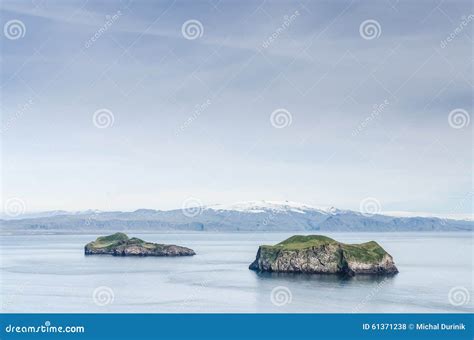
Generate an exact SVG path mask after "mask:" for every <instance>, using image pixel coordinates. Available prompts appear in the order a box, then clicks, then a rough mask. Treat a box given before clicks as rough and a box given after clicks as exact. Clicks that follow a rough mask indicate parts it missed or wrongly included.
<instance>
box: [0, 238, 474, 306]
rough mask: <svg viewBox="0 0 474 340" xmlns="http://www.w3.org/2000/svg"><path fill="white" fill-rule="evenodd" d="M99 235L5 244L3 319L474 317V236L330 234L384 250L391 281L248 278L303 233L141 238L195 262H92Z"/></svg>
mask: <svg viewBox="0 0 474 340" xmlns="http://www.w3.org/2000/svg"><path fill="white" fill-rule="evenodd" d="M104 234H107V233H104V232H102V233H97V234H93V233H91V234H57V233H56V234H55V233H39V234H28V235H26V234H15V233H10V234H3V235H1V236H0V246H1V250H0V256H1V257H0V261H1V262H0V287H1V288H0V289H1V291H0V297H1V300H0V301H1V312H3V313H39V312H41V313H62V312H68V313H69V312H71V313H73V312H74V313H122V312H125V313H473V312H474V305H473V298H474V297H473V273H474V271H473V269H474V267H473V249H474V248H473V234H472V233H464V232H458V233H428V232H423V233H415V232H413V233H326V234H325V235H327V236H329V237H332V238H334V239H336V240H338V241H341V242H345V243H360V242H367V241H371V240H374V241H377V242H378V243H379V244H380V245H381V246H382V247H383V248H384V249H385V250H386V251H388V252H389V253H390V254H391V255H392V256H393V258H394V260H395V264H396V266H397V267H398V269H399V271H400V272H399V274H397V275H395V276H391V277H382V276H375V277H374V276H354V277H352V278H347V277H339V276H335V275H305V274H276V273H273V274H269V273H257V272H254V271H251V270H249V269H248V266H249V264H250V263H251V262H252V261H253V260H254V259H255V256H256V253H257V249H258V246H259V245H262V244H270V245H271V244H276V243H278V242H281V241H283V240H285V239H286V238H288V237H290V236H292V235H293V234H294V233H210V232H195V233H138V232H137V233H134V232H128V234H129V236H131V237H132V236H134V237H139V238H142V239H144V240H146V241H150V242H156V243H166V244H178V245H182V246H186V247H190V248H192V249H194V250H195V252H196V254H197V255H195V256H192V257H114V256H109V255H99V256H96V255H94V256H85V255H84V245H85V244H86V243H87V242H90V241H92V240H95V239H96V238H97V237H98V236H100V235H104Z"/></svg>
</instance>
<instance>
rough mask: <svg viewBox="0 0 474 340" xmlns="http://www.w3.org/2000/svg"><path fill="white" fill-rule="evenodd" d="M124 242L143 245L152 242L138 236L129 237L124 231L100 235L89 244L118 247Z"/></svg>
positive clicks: (99, 246)
mask: <svg viewBox="0 0 474 340" xmlns="http://www.w3.org/2000/svg"><path fill="white" fill-rule="evenodd" d="M122 244H126V245H133V244H141V245H144V246H146V245H148V244H151V243H147V242H145V241H143V240H141V239H139V238H136V237H132V238H129V237H128V236H127V234H124V233H115V234H112V235H108V236H101V237H98V238H97V239H96V240H95V241H93V242H90V243H89V244H88V246H89V247H93V248H111V247H116V246H118V245H122Z"/></svg>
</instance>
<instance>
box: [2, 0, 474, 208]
mask: <svg viewBox="0 0 474 340" xmlns="http://www.w3.org/2000/svg"><path fill="white" fill-rule="evenodd" d="M1 6H2V8H1V25H2V27H3V31H2V32H1V33H2V37H1V44H2V45H1V51H2V53H1V65H2V67H1V94H2V104H1V112H2V129H1V139H2V179H3V181H2V192H3V195H2V196H3V201H4V204H2V206H4V208H5V204H7V203H8V202H7V201H9V200H10V201H11V200H12V199H16V200H17V201H18V200H20V201H21V202H22V204H24V207H25V209H26V211H40V210H55V209H65V210H83V209H89V208H93V209H102V210H111V209H121V210H133V209H137V208H154V209H170V208H179V207H181V205H182V202H183V201H184V200H186V199H187V198H188V197H194V198H196V199H198V200H199V201H201V202H202V203H203V204H215V203H232V202H236V201H245V200H262V199H266V200H291V201H301V202H305V203H308V204H314V205H334V206H336V207H338V208H348V209H355V210H357V209H358V208H359V203H360V202H361V200H364V199H365V198H367V197H372V198H375V199H376V200H377V201H379V202H380V204H381V207H382V210H383V211H395V210H396V211H424V212H432V213H469V212H470V211H471V210H472V193H473V185H472V173H473V167H472V157H473V154H472V149H473V148H472V145H473V144H472V135H473V133H472V132H473V130H472V125H473V123H472V122H471V118H472V105H473V101H472V94H473V76H472V71H473V67H472V65H473V64H472V63H473V55H472V46H473V45H472V44H473V34H472V28H473V25H474V17H473V15H472V13H473V9H472V2H471V1H455V0H454V1H396V0H392V1H388V0H387V1H382V0H378V1H269V0H266V1H218V0H209V1H192V2H191V1H153V2H152V1H138V0H134V1H94V0H89V1H77V2H74V1H68V2H65V1H47V0H28V1H2V5H1ZM450 113H451V115H450Z"/></svg>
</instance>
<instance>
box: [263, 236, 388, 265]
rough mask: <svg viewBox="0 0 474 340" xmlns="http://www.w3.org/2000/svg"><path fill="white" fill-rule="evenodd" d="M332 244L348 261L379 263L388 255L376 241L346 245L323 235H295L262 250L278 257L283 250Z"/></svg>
mask: <svg viewBox="0 0 474 340" xmlns="http://www.w3.org/2000/svg"><path fill="white" fill-rule="evenodd" d="M331 244H332V245H338V246H340V247H341V249H342V251H343V252H344V257H345V258H346V259H348V260H349V259H354V260H357V261H362V262H378V261H380V260H382V258H383V256H384V255H385V254H387V252H386V251H385V250H384V249H383V248H382V247H381V246H380V245H379V244H378V243H377V242H375V241H370V242H366V243H360V244H345V243H341V242H338V241H336V240H334V239H332V238H330V237H327V236H322V235H307V236H304V235H295V236H292V237H290V238H288V239H286V240H285V241H282V242H280V243H278V244H276V245H273V246H269V245H265V246H262V249H263V250H265V253H266V255H267V256H270V257H276V256H277V254H278V252H280V251H282V250H283V251H285V250H287V251H297V250H305V249H310V248H313V247H316V248H318V247H321V246H323V245H331ZM272 254H273V256H272Z"/></svg>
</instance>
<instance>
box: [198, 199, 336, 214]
mask: <svg viewBox="0 0 474 340" xmlns="http://www.w3.org/2000/svg"><path fill="white" fill-rule="evenodd" d="M205 209H210V210H215V211H226V210H227V211H238V212H246V213H264V212H267V211H278V212H282V213H283V212H288V211H292V212H296V213H300V214H305V213H307V212H308V211H317V212H320V213H324V214H328V213H329V212H330V211H331V209H334V208H331V207H314V206H310V205H307V204H304V203H298V202H292V201H245V202H237V203H233V204H216V205H212V206H208V207H206V208H205Z"/></svg>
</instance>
